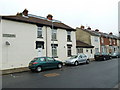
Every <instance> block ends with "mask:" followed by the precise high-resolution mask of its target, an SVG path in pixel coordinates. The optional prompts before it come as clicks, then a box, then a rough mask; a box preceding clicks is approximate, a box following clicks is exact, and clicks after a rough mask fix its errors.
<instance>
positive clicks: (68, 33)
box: [67, 31, 72, 42]
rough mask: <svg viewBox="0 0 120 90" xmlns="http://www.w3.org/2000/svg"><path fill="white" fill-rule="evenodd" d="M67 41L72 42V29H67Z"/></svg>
mask: <svg viewBox="0 0 120 90" xmlns="http://www.w3.org/2000/svg"><path fill="white" fill-rule="evenodd" d="M67 42H72V40H71V31H67Z"/></svg>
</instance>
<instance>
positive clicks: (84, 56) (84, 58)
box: [82, 54, 87, 62]
mask: <svg viewBox="0 0 120 90" xmlns="http://www.w3.org/2000/svg"><path fill="white" fill-rule="evenodd" d="M82 57H83V62H86V60H87V56H86V55H85V54H83V55H82Z"/></svg>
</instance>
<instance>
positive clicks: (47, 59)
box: [46, 57, 54, 61]
mask: <svg viewBox="0 0 120 90" xmlns="http://www.w3.org/2000/svg"><path fill="white" fill-rule="evenodd" d="M46 61H54V59H53V58H51V57H47V58H46Z"/></svg>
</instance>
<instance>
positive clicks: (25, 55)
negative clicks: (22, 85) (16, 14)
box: [2, 20, 37, 69]
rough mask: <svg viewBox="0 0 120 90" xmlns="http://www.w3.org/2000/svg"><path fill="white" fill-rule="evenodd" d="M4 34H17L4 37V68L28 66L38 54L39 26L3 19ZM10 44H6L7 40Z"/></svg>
mask: <svg viewBox="0 0 120 90" xmlns="http://www.w3.org/2000/svg"><path fill="white" fill-rule="evenodd" d="M2 29H3V32H2V34H15V35H16V37H15V38H9V37H3V38H2V40H3V42H2V53H3V54H2V56H3V58H2V61H3V62H2V69H10V68H18V67H26V66H28V63H29V62H30V61H31V60H32V59H33V58H34V57H35V56H37V52H36V50H35V42H36V33H37V26H36V25H33V24H27V23H20V22H15V21H8V20H3V21H2ZM6 41H8V42H10V45H9V46H7V45H5V42H6Z"/></svg>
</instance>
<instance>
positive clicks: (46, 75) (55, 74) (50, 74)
mask: <svg viewBox="0 0 120 90" xmlns="http://www.w3.org/2000/svg"><path fill="white" fill-rule="evenodd" d="M59 75H60V74H58V73H49V74H45V75H44V76H45V77H55V76H59Z"/></svg>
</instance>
